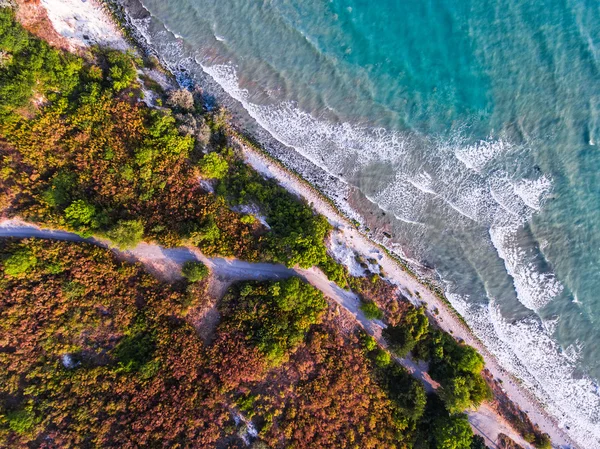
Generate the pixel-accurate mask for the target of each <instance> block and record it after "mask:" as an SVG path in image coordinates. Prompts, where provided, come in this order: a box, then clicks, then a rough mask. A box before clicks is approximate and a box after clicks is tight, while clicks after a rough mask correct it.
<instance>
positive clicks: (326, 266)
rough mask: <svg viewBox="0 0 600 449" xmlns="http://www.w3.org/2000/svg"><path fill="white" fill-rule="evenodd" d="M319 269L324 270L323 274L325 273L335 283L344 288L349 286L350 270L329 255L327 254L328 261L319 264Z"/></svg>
mask: <svg viewBox="0 0 600 449" xmlns="http://www.w3.org/2000/svg"><path fill="white" fill-rule="evenodd" d="M319 268H320V269H321V270H323V273H325V275H326V276H327V278H328V279H329V280H330V281H332V282H335V283H336V284H337V285H339V286H340V287H342V288H346V287H347V286H348V280H347V279H348V269H347V268H346V267H345V266H344V265H342V264H341V263H339V262H337V261H336V260H335V259H334V258H333V257H331V256H330V255H329V254H327V257H326V259H325V260H324V261H323V262H321V263H320V264H319Z"/></svg>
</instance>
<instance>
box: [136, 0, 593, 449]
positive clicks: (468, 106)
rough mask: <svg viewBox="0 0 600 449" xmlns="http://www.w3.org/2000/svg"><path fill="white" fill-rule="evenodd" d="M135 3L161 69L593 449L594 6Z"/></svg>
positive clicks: (448, 0) (359, 0) (552, 0)
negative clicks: (412, 267) (328, 204)
mask: <svg viewBox="0 0 600 449" xmlns="http://www.w3.org/2000/svg"><path fill="white" fill-rule="evenodd" d="M143 5H144V7H145V9H146V11H143V10H139V8H136V6H135V4H134V3H133V2H130V6H129V7H130V12H131V13H132V16H133V17H134V23H135V25H136V26H137V27H138V29H139V30H140V31H141V32H142V33H143V34H144V35H145V37H146V38H147V40H148V41H149V43H150V44H151V45H152V46H153V47H154V48H155V49H156V50H157V51H158V52H159V53H160V55H161V56H162V57H163V58H164V59H165V60H166V61H167V62H168V63H169V64H170V65H171V66H172V67H174V68H184V69H185V71H186V74H187V75H189V76H191V77H192V78H194V79H196V80H197V81H199V82H200V84H201V85H203V86H204V87H205V89H206V92H207V93H209V94H210V95H214V96H215V97H217V99H218V101H219V102H220V103H223V104H225V105H227V106H228V107H229V108H231V110H232V111H233V112H234V113H235V115H236V118H237V119H238V121H239V122H240V123H241V125H242V126H243V127H244V128H246V129H248V130H249V131H251V132H252V133H254V134H255V135H257V136H258V137H259V140H263V141H265V142H266V143H267V144H268V143H269V142H272V139H273V138H274V139H275V140H276V141H278V142H281V143H283V144H285V145H287V147H281V146H280V147H277V146H271V147H270V148H271V150H272V151H273V154H274V155H276V156H277V157H279V158H280V159H282V160H283V161H284V162H285V163H287V164H288V165H290V166H291V167H293V168H295V169H296V170H297V171H298V172H300V173H302V174H303V175H304V176H305V177H306V178H307V179H309V180H311V182H314V183H315V184H316V185H317V186H318V187H319V188H320V189H321V190H323V191H324V192H325V193H326V194H328V195H329V196H330V197H331V198H333V199H334V200H335V201H336V202H337V203H338V205H339V206H340V207H341V208H342V209H344V210H345V211H347V212H348V213H349V214H350V215H351V216H353V217H356V218H359V219H360V221H363V222H365V223H368V224H369V225H370V226H371V228H372V229H375V228H374V226H373V224H375V225H378V226H379V229H378V231H376V232H375V237H377V238H379V239H380V240H381V241H383V243H385V244H386V245H387V246H388V248H390V249H391V250H395V251H397V252H399V253H400V254H402V255H403V256H404V257H406V258H408V259H410V260H413V261H416V262H418V263H420V264H421V265H423V266H426V267H430V268H433V269H434V270H435V272H436V273H437V274H438V275H439V277H440V279H441V282H442V283H443V285H444V286H445V288H446V292H447V294H448V298H449V299H450V300H451V302H452V303H453V305H454V306H455V307H456V308H457V309H458V310H459V312H461V314H462V315H463V316H464V317H465V319H466V320H467V322H468V323H469V324H470V325H471V327H472V328H473V329H474V331H475V332H476V334H477V335H478V336H479V337H480V338H481V339H482V341H483V342H484V343H485V344H486V345H487V346H488V347H489V348H490V350H491V351H492V352H493V353H494V354H495V355H496V356H497V357H498V358H499V360H500V361H501V363H502V364H503V365H504V366H505V367H506V368H507V369H508V370H509V371H511V372H513V373H514V374H516V375H517V376H518V377H519V378H520V379H522V381H523V383H524V384H525V385H526V386H528V387H529V388H530V389H531V390H532V391H534V392H535V394H536V395H537V396H538V398H540V399H541V400H542V401H543V402H544V403H545V404H546V405H547V407H548V410H549V411H550V412H551V413H552V414H553V415H554V416H556V417H557V419H558V420H559V422H560V423H561V424H562V425H564V426H569V428H570V429H569V433H570V434H571V435H572V436H573V437H574V438H575V439H576V440H577V441H578V442H579V443H580V444H581V446H582V447H589V448H594V447H600V388H599V387H598V381H597V379H599V378H600V344H599V343H600V324H599V320H600V296H599V295H598V294H597V293H596V289H597V287H598V286H600V251H599V249H600V202H599V201H598V198H599V197H600V149H599V148H598V147H597V146H596V141H597V140H600V117H599V108H600V83H599V79H598V70H599V68H600V28H599V27H598V26H597V25H596V24H597V23H599V22H598V21H599V19H600V10H599V9H598V7H597V5H596V4H595V3H594V2H591V1H589V2H586V1H574V0H572V1H566V2H559V1H558V0H546V1H542V2H535V4H533V2H526V1H524V0H500V1H495V2H492V1H491V0H490V1H488V0H481V1H474V0H444V1H429V2H422V1H416V0H409V1H406V2H396V1H389V0H387V1H381V2H378V3H377V6H373V3H372V2H367V1H365V0H344V1H342V0H331V1H327V2H324V1H318V0H305V1H302V2H290V1H288V0H271V1H265V2H247V1H242V0H230V1H228V2H215V1H209V0H176V1H175V0H172V1H168V2H165V1H160V0H143ZM384 231H385V232H386V233H387V234H389V235H391V236H392V239H389V238H387V237H386V235H385V234H384V233H383V232H384Z"/></svg>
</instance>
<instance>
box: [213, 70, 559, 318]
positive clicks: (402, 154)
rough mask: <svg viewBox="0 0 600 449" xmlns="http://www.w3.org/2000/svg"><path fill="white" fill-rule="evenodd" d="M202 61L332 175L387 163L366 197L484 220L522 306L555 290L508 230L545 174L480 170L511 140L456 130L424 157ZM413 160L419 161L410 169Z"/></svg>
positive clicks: (537, 198) (406, 217)
mask: <svg viewBox="0 0 600 449" xmlns="http://www.w3.org/2000/svg"><path fill="white" fill-rule="evenodd" d="M202 68H203V70H204V71H205V72H206V73H208V74H209V75H210V76H211V77H212V78H213V79H214V80H215V81H216V82H217V83H218V84H219V85H221V86H222V87H223V88H224V89H225V91H226V92H228V94H229V95H231V96H232V97H233V98H235V99H236V100H237V101H239V102H240V103H241V104H242V105H243V107H244V108H245V109H246V110H247V111H248V113H249V114H250V115H251V116H252V117H253V118H254V119H255V120H256V121H257V122H258V123H259V125H261V126H262V127H263V128H264V129H266V130H268V131H269V132H270V133H271V134H272V135H273V136H274V137H275V138H276V139H277V140H279V141H280V142H282V143H284V144H286V145H288V146H290V147H292V148H294V149H295V150H296V151H298V152H299V153H300V154H301V155H303V156H304V157H306V158H307V159H308V160H310V161H311V162H313V163H314V164H315V165H317V166H319V167H321V168H322V169H323V170H325V171H326V172H328V173H329V174H331V175H332V176H335V177H338V178H339V179H342V180H344V177H343V173H340V171H341V170H342V167H348V166H351V167H352V170H353V172H354V173H356V171H359V170H360V169H361V168H365V167H368V166H369V164H372V163H374V162H379V163H386V164H389V165H392V166H393V167H394V169H395V170H396V175H395V178H394V179H393V180H391V181H390V182H388V183H387V185H385V186H384V187H383V188H382V189H381V190H380V191H379V192H377V193H375V194H374V195H370V197H371V198H372V199H373V200H374V201H375V202H376V203H377V204H379V205H380V206H381V207H382V208H383V209H384V210H389V211H392V213H393V214H394V216H397V217H399V219H400V220H402V221H405V222H413V223H421V222H424V221H426V220H425V213H426V212H425V209H426V207H427V205H428V204H430V203H431V201H434V202H437V203H440V202H441V203H443V204H442V205H438V206H436V207H438V208H439V207H440V206H441V207H442V209H441V212H442V215H443V216H447V217H448V219H450V220H456V215H454V213H456V214H459V215H460V216H461V217H463V218H466V219H467V220H469V221H471V222H473V223H475V224H477V225H480V226H482V227H485V228H488V229H489V233H490V237H491V238H492V243H493V244H494V247H495V248H496V250H497V252H498V255H499V257H501V258H502V259H503V260H504V263H505V266H506V269H507V272H508V273H509V275H510V276H511V277H512V278H513V280H514V286H515V291H516V293H517V296H518V298H519V300H520V301H521V303H522V304H523V305H524V306H525V307H528V308H530V309H532V310H537V309H539V308H540V307H543V306H545V305H546V304H547V303H548V302H549V301H551V300H552V298H554V297H555V296H556V295H557V294H558V293H560V291H561V289H562V286H560V283H559V282H558V281H557V280H556V279H555V277H554V275H553V274H552V273H546V272H541V271H539V267H538V266H537V265H536V264H534V263H531V262H529V261H527V260H525V259H523V257H524V256H526V252H525V251H524V250H522V249H521V248H519V246H518V241H517V239H516V238H512V237H514V235H515V232H516V231H517V230H518V229H519V227H521V226H522V225H523V224H525V223H526V222H527V220H528V219H530V218H531V216H532V215H533V213H535V212H536V211H537V210H539V209H540V207H541V204H542V202H543V198H544V195H545V194H546V193H547V192H548V190H549V188H550V186H551V182H550V180H549V178H547V177H541V178H538V179H535V180H525V179H512V178H511V175H510V174H509V173H507V172H505V171H502V170H501V169H498V168H496V167H494V170H491V172H490V173H489V174H488V173H487V172H485V171H484V169H485V168H486V167H490V166H492V167H493V166H494V164H495V161H496V160H497V159H499V158H503V157H508V156H510V155H511V153H513V152H515V151H516V150H517V149H516V148H515V147H514V146H513V145H511V144H509V143H507V142H505V141H504V140H501V139H498V140H492V141H480V142H478V143H477V144H474V145H464V141H463V139H461V138H460V136H458V138H456V139H455V141H453V142H448V143H443V142H442V143H438V145H439V150H438V151H435V152H431V153H432V154H433V156H429V157H430V159H427V158H426V156H424V155H423V154H422V153H423V152H421V151H411V149H412V147H413V146H415V145H417V144H418V143H419V142H417V141H415V140H414V138H412V137H410V136H407V135H404V134H402V133H399V132H388V131H385V130H383V129H367V128H361V127H359V126H353V125H352V124H350V123H338V124H333V123H328V122H326V121H324V120H318V119H315V118H314V117H312V116H311V115H310V114H308V113H306V112H303V111H301V110H299V109H298V108H297V107H296V106H295V105H294V104H293V103H290V102H282V103H275V104H261V105H259V104H255V103H253V102H252V101H250V100H249V97H250V94H249V92H248V91H247V90H246V89H244V88H242V87H240V85H239V81H238V78H237V73H236V70H235V68H234V67H233V66H230V65H222V64H221V65H213V66H203V67H202ZM421 143H422V142H421ZM426 143H427V144H433V143H434V142H432V141H428V142H426ZM324 154H326V155H327V158H324V156H323V155H324ZM415 167H419V168H418V171H417V172H415ZM427 167H428V168H427Z"/></svg>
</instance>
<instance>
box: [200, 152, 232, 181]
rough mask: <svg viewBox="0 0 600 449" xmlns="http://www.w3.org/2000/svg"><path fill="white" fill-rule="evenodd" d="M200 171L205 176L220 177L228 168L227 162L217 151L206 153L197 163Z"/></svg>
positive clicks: (222, 176)
mask: <svg viewBox="0 0 600 449" xmlns="http://www.w3.org/2000/svg"><path fill="white" fill-rule="evenodd" d="M198 166H199V167H200V172H201V173H202V176H204V177H205V178H211V179H222V178H224V177H225V175H226V174H227V171H228V170H229V164H228V163H227V161H226V160H225V159H223V157H222V156H220V155H219V154H217V153H208V154H207V155H206V156H204V157H203V158H202V159H201V160H200V162H199V163H198Z"/></svg>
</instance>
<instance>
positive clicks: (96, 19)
mask: <svg viewBox="0 0 600 449" xmlns="http://www.w3.org/2000/svg"><path fill="white" fill-rule="evenodd" d="M40 3H41V5H42V6H43V7H44V8H45V9H46V12H47V15H48V18H49V19H50V22H52V25H53V26H54V29H55V30H56V32H57V33H58V34H59V35H60V36H62V37H63V38H64V39H66V40H67V41H68V43H69V46H70V48H71V49H72V50H77V49H80V48H83V47H87V46H89V45H100V46H107V47H111V48H116V49H119V50H127V49H128V48H129V45H128V44H127V42H126V41H125V39H124V38H123V36H122V34H121V31H120V30H119V28H118V27H117V26H116V25H115V24H114V23H113V22H112V20H111V19H110V17H109V16H108V14H106V13H105V11H104V9H103V7H102V6H101V4H100V3H98V2H97V1H96V0H41V1H40Z"/></svg>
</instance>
